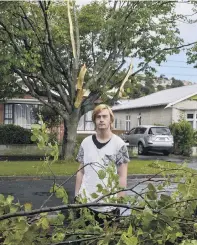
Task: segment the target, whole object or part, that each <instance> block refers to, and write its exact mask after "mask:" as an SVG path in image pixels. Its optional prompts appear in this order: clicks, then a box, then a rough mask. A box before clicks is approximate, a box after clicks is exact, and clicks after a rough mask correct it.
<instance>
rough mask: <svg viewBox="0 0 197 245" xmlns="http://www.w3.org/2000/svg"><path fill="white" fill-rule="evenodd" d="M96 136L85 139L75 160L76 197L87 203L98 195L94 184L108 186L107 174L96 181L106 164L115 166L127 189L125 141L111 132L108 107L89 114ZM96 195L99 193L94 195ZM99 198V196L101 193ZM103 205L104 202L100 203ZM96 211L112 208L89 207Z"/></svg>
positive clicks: (100, 106) (122, 194)
mask: <svg viewBox="0 0 197 245" xmlns="http://www.w3.org/2000/svg"><path fill="white" fill-rule="evenodd" d="M92 121H93V122H94V124H95V129H96V135H93V136H88V137H87V138H85V139H84V140H83V142H82V143H81V146H80V149H79V152H78V155H77V161H78V162H79V163H80V166H79V171H78V173H77V176H76V186H75V196H76V197H77V196H79V197H82V198H83V197H86V198H87V200H88V202H92V201H95V200H96V199H93V198H92V197H91V194H92V193H95V192H97V185H98V184H101V185H102V186H103V188H106V187H107V183H108V175H107V174H106V177H105V178H104V179H102V180H101V179H99V176H98V171H99V170H105V169H106V168H107V167H108V165H109V164H111V163H114V164H115V171H116V173H117V174H118V175H119V185H120V186H121V187H122V188H125V187H126V186H127V164H128V162H129V156H128V151H127V147H126V145H125V142H124V141H123V140H122V139H121V138H120V137H119V136H117V135H115V134H113V133H112V131H111V130H112V124H113V121H114V115H113V112H112V110H111V108H110V107H109V106H107V105H104V104H101V105H98V106H97V107H96V108H95V109H94V111H93V114H92ZM97 193H98V192H97ZM124 195H125V193H124V192H120V193H118V195H117V196H118V197H121V196H124ZM101 196H102V194H101ZM100 202H103V201H100ZM91 209H92V210H93V211H95V212H104V213H107V212H113V210H115V209H114V208H113V207H109V206H108V207H94V208H93V207H92V208H91Z"/></svg>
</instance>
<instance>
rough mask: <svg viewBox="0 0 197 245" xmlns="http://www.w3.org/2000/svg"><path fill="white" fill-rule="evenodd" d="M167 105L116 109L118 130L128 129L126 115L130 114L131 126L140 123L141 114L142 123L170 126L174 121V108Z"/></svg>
mask: <svg viewBox="0 0 197 245" xmlns="http://www.w3.org/2000/svg"><path fill="white" fill-rule="evenodd" d="M164 107H165V106H158V107H152V108H151V107H148V108H138V109H128V110H121V111H114V115H115V120H116V126H117V127H116V128H115V129H118V130H126V116H127V115H130V121H131V123H130V128H132V127H136V126H138V124H139V120H140V119H139V117H140V116H141V125H143V124H161V125H166V126H168V125H169V124H171V123H172V108H166V109H164Z"/></svg>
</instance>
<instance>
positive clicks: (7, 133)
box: [0, 124, 33, 145]
mask: <svg viewBox="0 0 197 245" xmlns="http://www.w3.org/2000/svg"><path fill="white" fill-rule="evenodd" d="M31 135H32V133H31V130H29V129H25V128H23V127H20V126H16V125H13V124H4V125H0V144H1V145H8V144H9V145H11V144H32V143H33V142H32V141H31Z"/></svg>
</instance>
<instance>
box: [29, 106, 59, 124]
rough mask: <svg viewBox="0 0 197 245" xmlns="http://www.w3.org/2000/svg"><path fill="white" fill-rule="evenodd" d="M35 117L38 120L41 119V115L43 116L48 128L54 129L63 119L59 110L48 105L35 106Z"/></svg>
mask: <svg viewBox="0 0 197 245" xmlns="http://www.w3.org/2000/svg"><path fill="white" fill-rule="evenodd" d="M33 113H34V118H35V120H36V121H39V117H40V116H41V117H42V120H43V122H44V123H45V124H46V126H47V128H49V129H52V128H54V127H57V126H59V125H60V124H61V119H60V117H59V115H58V113H57V112H55V111H54V110H52V109H51V108H50V107H47V106H46V105H43V106H40V107H37V108H34V111H33Z"/></svg>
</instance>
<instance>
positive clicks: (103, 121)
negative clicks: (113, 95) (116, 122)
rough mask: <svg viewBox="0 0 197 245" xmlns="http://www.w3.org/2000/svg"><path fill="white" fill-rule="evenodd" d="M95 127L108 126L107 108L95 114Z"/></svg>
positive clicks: (104, 127) (109, 120)
mask: <svg viewBox="0 0 197 245" xmlns="http://www.w3.org/2000/svg"><path fill="white" fill-rule="evenodd" d="M95 124H96V129H100V130H103V129H108V128H110V124H111V118H110V114H109V111H108V109H103V110H102V111H101V112H100V113H98V114H97V115H96V120H95Z"/></svg>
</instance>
